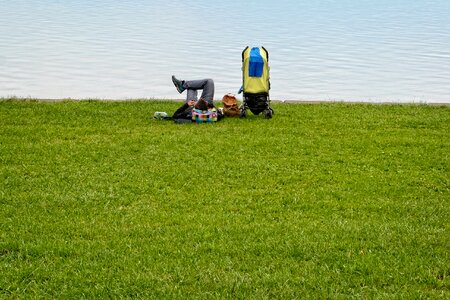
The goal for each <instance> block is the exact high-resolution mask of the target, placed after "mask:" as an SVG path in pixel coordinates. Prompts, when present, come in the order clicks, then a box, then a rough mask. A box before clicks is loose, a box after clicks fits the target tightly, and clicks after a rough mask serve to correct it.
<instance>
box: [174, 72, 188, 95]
mask: <svg viewBox="0 0 450 300" xmlns="http://www.w3.org/2000/svg"><path fill="white" fill-rule="evenodd" d="M172 82H173V84H174V85H175V87H176V88H177V91H178V93H180V94H181V93H182V92H183V91H184V90H185V89H186V88H185V87H184V86H183V81H181V80H178V79H176V78H175V76H174V75H172Z"/></svg>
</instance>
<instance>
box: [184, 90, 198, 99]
mask: <svg viewBox="0 0 450 300" xmlns="http://www.w3.org/2000/svg"><path fill="white" fill-rule="evenodd" d="M197 95H198V92H197V90H193V89H188V90H187V92H186V102H189V101H191V100H194V101H197V100H198V99H197Z"/></svg>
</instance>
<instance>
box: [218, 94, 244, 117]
mask: <svg viewBox="0 0 450 300" xmlns="http://www.w3.org/2000/svg"><path fill="white" fill-rule="evenodd" d="M222 104H223V114H224V115H225V116H227V117H234V116H239V115H240V112H239V107H238V103H237V99H236V97H235V96H234V95H233V94H226V95H225V96H223V98H222Z"/></svg>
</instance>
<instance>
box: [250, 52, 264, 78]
mask: <svg viewBox="0 0 450 300" xmlns="http://www.w3.org/2000/svg"><path fill="white" fill-rule="evenodd" d="M263 69H264V60H263V58H262V56H261V53H259V48H258V47H254V48H252V50H251V51H250V62H249V66H248V76H251V77H261V76H262V74H263Z"/></svg>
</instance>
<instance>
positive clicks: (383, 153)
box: [0, 99, 450, 299]
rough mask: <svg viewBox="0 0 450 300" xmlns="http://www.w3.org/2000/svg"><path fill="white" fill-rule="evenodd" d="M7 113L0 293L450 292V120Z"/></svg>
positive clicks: (354, 107) (359, 114)
mask: <svg viewBox="0 0 450 300" xmlns="http://www.w3.org/2000/svg"><path fill="white" fill-rule="evenodd" d="M179 105H180V103H175V102H164V101H134V102H113V101H112V102H103V101H80V102H77V101H66V102H53V103H52V102H50V103H43V102H36V101H20V100H19V101H17V100H6V99H3V100H0V205H1V206H0V207H1V210H0V274H1V275H0V297H1V298H48V299H51V298H74V299H79V298H108V297H110V298H128V297H140V298H143V299H148V298H154V299H160V298H165V299H186V298H188V299H223V298H233V299H234V298H238V299H294V298H298V299H304V298H315V299H317V298H333V299H348V298H356V299H360V298H368V299H373V298H387V299H417V298H443V299H444V298H446V299H448V298H449V297H450V292H449V289H450V232H449V229H450V108H449V107H448V106H447V107H446V106H426V105H370V104H342V103H331V104H309V105H308V104H274V105H273V108H274V110H275V115H274V118H273V119H270V120H267V119H264V118H263V117H262V116H254V115H252V114H251V113H249V117H248V118H247V119H240V118H227V119H224V120H223V121H221V122H219V123H217V124H212V125H211V124H200V125H196V124H174V123H173V122H171V121H157V120H152V119H151V116H152V115H153V113H154V112H155V111H166V112H170V113H171V112H173V111H174V110H175V109H176V108H177V107H178V106H179Z"/></svg>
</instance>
